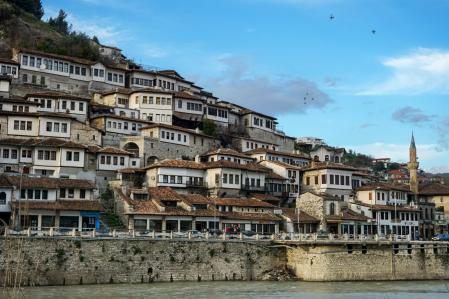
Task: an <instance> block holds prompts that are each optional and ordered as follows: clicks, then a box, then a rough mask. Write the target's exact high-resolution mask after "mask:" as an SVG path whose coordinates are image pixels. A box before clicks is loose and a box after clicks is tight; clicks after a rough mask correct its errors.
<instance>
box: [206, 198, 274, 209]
mask: <svg viewBox="0 0 449 299" xmlns="http://www.w3.org/2000/svg"><path fill="white" fill-rule="evenodd" d="M212 202H213V203H214V204H215V205H220V206H234V207H253V208H259V207H260V208H274V206H273V205H272V204H270V203H267V202H264V201H261V200H259V199H255V198H244V199H242V198H213V199H212Z"/></svg>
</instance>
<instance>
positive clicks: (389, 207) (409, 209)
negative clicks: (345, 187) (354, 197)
mask: <svg viewBox="0 0 449 299" xmlns="http://www.w3.org/2000/svg"><path fill="white" fill-rule="evenodd" d="M354 204H357V205H360V206H364V207H367V208H370V209H371V210H373V211H404V212H417V211H418V209H417V207H411V206H403V205H371V204H367V203H364V202H360V201H354Z"/></svg>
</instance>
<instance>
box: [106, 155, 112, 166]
mask: <svg viewBox="0 0 449 299" xmlns="http://www.w3.org/2000/svg"><path fill="white" fill-rule="evenodd" d="M106 164H108V165H111V156H106Z"/></svg>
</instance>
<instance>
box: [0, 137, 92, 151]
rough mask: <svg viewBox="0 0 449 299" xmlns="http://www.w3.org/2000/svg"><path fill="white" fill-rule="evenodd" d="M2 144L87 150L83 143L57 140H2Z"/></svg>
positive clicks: (0, 142) (0, 140)
mask: <svg viewBox="0 0 449 299" xmlns="http://www.w3.org/2000/svg"><path fill="white" fill-rule="evenodd" d="M0 144H4V145H16V146H29V147H65V148H79V149H86V148H87V147H86V146H85V145H83V144H81V143H76V142H73V141H70V140H63V139H57V138H45V139H40V138H26V139H25V138H24V139H22V138H4V139H0Z"/></svg>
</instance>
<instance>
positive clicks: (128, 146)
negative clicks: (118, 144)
mask: <svg viewBox="0 0 449 299" xmlns="http://www.w3.org/2000/svg"><path fill="white" fill-rule="evenodd" d="M123 149H124V150H125V151H128V152H130V153H133V155H134V157H139V146H138V145H137V144H135V143H134V142H129V143H127V144H125V146H124V147H123Z"/></svg>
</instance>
